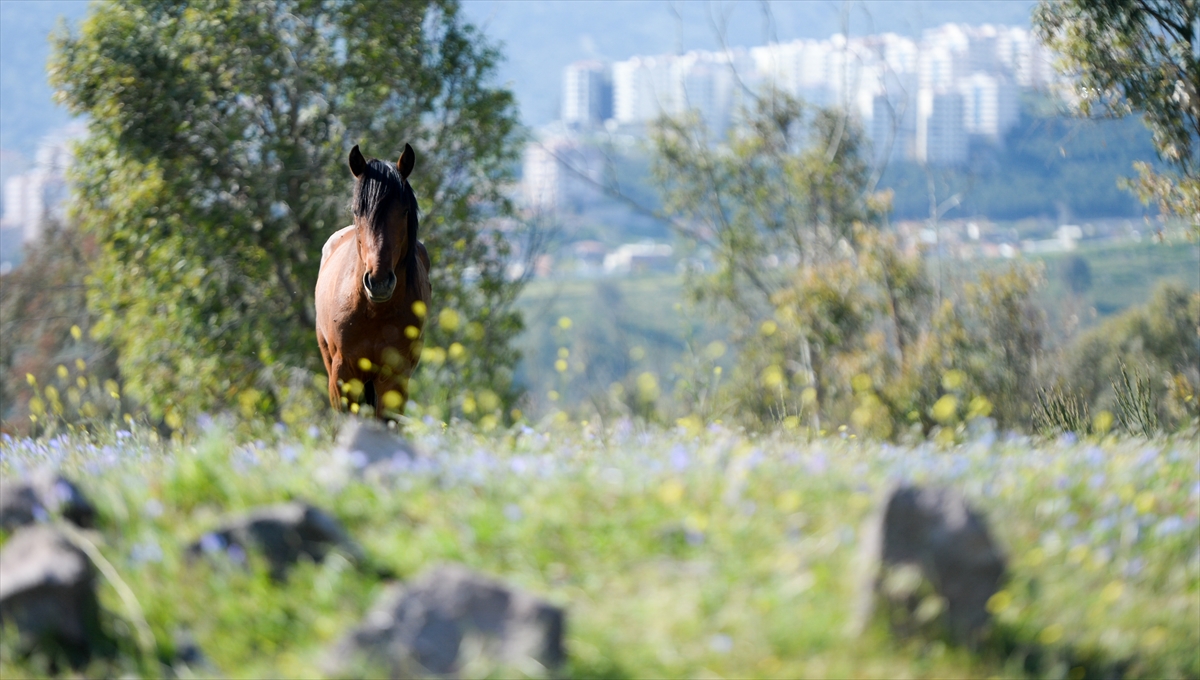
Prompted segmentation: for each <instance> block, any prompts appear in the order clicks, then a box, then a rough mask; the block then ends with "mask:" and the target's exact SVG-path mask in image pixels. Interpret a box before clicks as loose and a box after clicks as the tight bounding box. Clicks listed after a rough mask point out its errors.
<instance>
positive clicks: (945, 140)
mask: <svg viewBox="0 0 1200 680" xmlns="http://www.w3.org/2000/svg"><path fill="white" fill-rule="evenodd" d="M915 155H916V158H917V161H919V162H921V163H924V164H926V165H932V166H953V165H962V164H963V163H965V162H966V160H967V133H966V130H964V129H963V98H962V95H961V94H959V93H958V92H955V91H953V90H934V89H930V88H922V89H921V90H920V91H919V92H918V93H917V136H916V154H915Z"/></svg>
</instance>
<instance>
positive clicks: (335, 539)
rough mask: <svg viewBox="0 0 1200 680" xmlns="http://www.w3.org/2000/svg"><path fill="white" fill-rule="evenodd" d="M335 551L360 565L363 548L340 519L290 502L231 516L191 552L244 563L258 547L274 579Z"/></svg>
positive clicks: (191, 553) (193, 544)
mask: <svg viewBox="0 0 1200 680" xmlns="http://www.w3.org/2000/svg"><path fill="white" fill-rule="evenodd" d="M334 548H337V549H340V550H341V551H342V552H344V553H345V554H346V556H347V557H349V558H350V559H351V560H353V561H355V562H358V563H361V561H362V558H363V553H362V549H361V548H360V547H359V546H358V545H357V544H356V543H355V542H354V541H353V540H351V538H350V536H349V535H348V534H347V533H346V530H345V529H344V528H343V527H342V524H341V523H340V522H338V520H337V518H335V517H333V516H332V515H330V514H329V513H327V512H325V511H324V510H321V509H320V508H317V507H315V506H312V505H309V504H308V503H301V502H292V503H282V504H280V505H272V506H267V507H262V508H257V509H255V510H252V511H250V512H248V513H246V514H244V515H239V516H235V517H231V518H229V519H227V520H225V521H224V522H223V523H222V525H221V526H220V527H219V528H217V529H214V530H213V531H210V532H208V533H206V534H204V535H203V536H201V537H200V538H199V539H197V540H196V541H194V542H193V543H192V544H191V545H190V546H188V551H187V552H188V556H189V557H198V556H200V555H203V554H212V553H216V552H224V553H226V554H227V555H229V556H230V557H231V558H233V559H234V560H235V561H238V562H244V561H245V553H246V551H247V550H250V549H257V550H259V551H260V552H261V553H262V555H263V556H264V557H265V558H266V559H267V562H268V564H269V565H270V570H271V577H272V578H274V579H276V580H282V579H283V578H285V577H286V576H287V572H288V570H289V569H290V568H291V567H292V565H294V564H295V563H296V562H297V561H298V560H299V559H300V557H301V556H304V557H307V558H309V559H311V560H312V561H314V562H320V561H321V560H323V559H324V558H325V556H326V555H327V554H328V553H329V551H330V550H332V549H334ZM239 557H240V558H241V559H238V558H239Z"/></svg>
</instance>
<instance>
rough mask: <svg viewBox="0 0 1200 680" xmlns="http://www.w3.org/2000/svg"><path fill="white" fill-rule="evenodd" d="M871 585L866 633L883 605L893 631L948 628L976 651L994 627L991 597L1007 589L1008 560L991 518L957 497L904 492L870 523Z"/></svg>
mask: <svg viewBox="0 0 1200 680" xmlns="http://www.w3.org/2000/svg"><path fill="white" fill-rule="evenodd" d="M861 548H862V551H861V552H862V556H863V565H864V566H865V567H866V571H867V579H866V580H867V582H866V583H865V584H864V585H863V586H862V588H863V592H862V594H861V598H862V601H861V603H860V611H859V613H858V624H859V625H858V627H859V629H860V630H861V628H862V627H863V626H865V625H866V622H867V620H868V619H869V618H870V616H871V615H872V613H873V611H874V609H875V605H876V600H877V599H878V600H879V601H880V602H881V603H882V604H883V605H884V608H885V609H886V611H887V612H888V618H889V622H890V624H891V626H892V630H893V632H895V633H897V634H901V635H907V634H912V633H915V632H917V631H922V630H927V629H928V628H929V625H930V624H934V623H936V624H939V625H941V626H944V628H945V630H946V632H948V633H949V636H950V638H951V639H953V640H954V641H956V642H959V643H962V644H966V645H969V646H974V645H976V644H977V643H978V642H979V641H980V639H981V637H982V635H983V634H984V632H985V631H986V629H987V626H988V624H989V622H990V620H991V616H990V614H989V613H988V611H987V602H988V598H990V597H991V596H992V595H994V594H995V593H996V592H997V591H998V590H999V589H1000V586H1001V583H1002V581H1003V579H1004V575H1005V559H1004V555H1003V554H1002V553H1001V551H1000V549H999V548H998V547H997V546H996V544H995V543H994V542H993V540H992V538H991V535H990V533H989V532H988V528H987V522H986V521H985V519H984V517H983V515H981V514H980V513H979V512H977V511H976V510H974V509H973V508H972V507H971V506H970V505H969V504H968V503H967V501H966V500H965V499H964V498H963V497H962V495H961V494H959V493H958V492H957V491H954V490H952V489H946V488H922V487H916V486H899V487H896V488H894V489H893V490H892V491H891V492H890V493H889V494H888V496H887V500H886V501H885V502H884V504H883V506H882V507H881V509H880V511H879V512H878V513H876V514H875V515H874V516H873V517H871V518H870V519H869V520H868V521H867V526H866V527H865V529H864V531H863V538H862V544H861Z"/></svg>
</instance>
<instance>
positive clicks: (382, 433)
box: [336, 418, 417, 468]
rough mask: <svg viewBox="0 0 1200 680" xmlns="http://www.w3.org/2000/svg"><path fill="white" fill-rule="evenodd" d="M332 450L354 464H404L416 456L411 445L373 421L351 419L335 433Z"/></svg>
mask: <svg viewBox="0 0 1200 680" xmlns="http://www.w3.org/2000/svg"><path fill="white" fill-rule="evenodd" d="M336 451H338V452H340V453H341V454H344V455H347V456H349V457H350V458H351V459H352V462H353V464H354V466H355V467H358V468H366V467H368V466H374V465H377V464H380V463H391V462H393V461H399V462H402V463H408V462H411V461H412V460H414V459H415V458H416V457H417V454H416V451H415V450H414V449H413V447H412V445H411V444H409V443H408V442H407V441H405V440H404V439H402V438H401V437H399V436H397V435H396V434H393V433H392V432H391V431H390V430H388V429H386V428H384V427H383V426H381V425H379V424H378V423H376V422H373V421H367V420H362V419H358V418H355V419H352V420H350V421H349V422H347V423H346V424H345V425H344V426H343V427H342V431H341V432H340V433H339V434H338V439H337V448H336Z"/></svg>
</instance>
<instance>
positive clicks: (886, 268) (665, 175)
mask: <svg viewBox="0 0 1200 680" xmlns="http://www.w3.org/2000/svg"><path fill="white" fill-rule="evenodd" d="M745 115H746V119H745V120H744V121H743V122H742V124H741V126H740V127H737V128H735V129H734V131H733V132H731V134H730V137H729V140H728V141H727V143H726V144H724V145H720V146H715V147H714V146H710V145H709V140H708V139H707V131H706V130H705V128H704V126H703V124H702V123H701V122H700V121H699V119H697V118H695V117H692V118H691V119H688V118H684V119H680V120H670V119H666V120H662V121H659V122H658V123H657V125H656V127H655V130H654V132H653V139H654V143H655V152H656V154H657V155H656V159H655V162H654V165H653V168H654V173H655V177H656V180H657V182H658V183H659V186H660V188H661V190H662V193H663V196H664V209H665V210H666V211H668V213H670V214H673V215H674V216H675V218H676V220H677V226H678V228H679V229H680V230H681V231H682V232H683V235H684V236H685V237H688V238H691V239H693V240H694V243H695V244H697V245H703V246H705V247H707V248H710V249H711V251H712V253H713V258H714V260H715V261H716V263H717V271H716V272H715V274H713V275H711V276H702V275H695V276H693V278H692V279H691V281H690V282H689V285H690V287H691V289H692V293H693V296H694V297H695V298H696V299H699V300H706V301H708V302H710V303H711V304H710V309H711V310H712V311H713V313H714V316H715V317H717V318H722V319H726V320H728V321H729V323H730V325H731V326H732V327H733V328H734V329H736V330H735V331H734V333H733V336H732V339H733V342H734V343H736V345H737V347H738V350H739V352H738V363H737V366H736V368H735V370H734V372H733V376H732V381H731V382H730V387H729V389H730V390H731V392H732V395H733V398H734V400H735V401H736V402H737V404H738V405H739V411H740V412H741V413H742V414H743V415H745V416H751V417H752V420H756V421H758V422H772V421H774V422H779V423H782V424H784V425H785V426H787V427H797V426H800V425H802V424H803V425H805V426H807V427H808V428H809V429H810V431H811V432H813V433H817V432H820V431H821V430H822V429H823V427H822V425H823V424H825V425H830V424H833V425H838V426H841V427H843V428H845V427H846V426H847V425H851V424H852V425H853V426H854V429H855V431H856V432H857V433H859V434H869V435H872V436H876V437H885V438H887V437H898V436H900V435H902V434H904V433H905V432H907V431H908V430H909V429H910V428H911V427H913V426H916V427H918V428H919V431H920V433H921V434H928V433H929V432H931V431H932V430H933V429H934V428H939V427H940V428H942V429H943V430H944V431H946V432H947V433H949V434H950V435H953V434H954V433H955V432H961V431H962V427H963V423H964V422H965V421H967V420H972V419H976V418H979V417H984V416H990V417H991V418H993V419H994V420H995V421H996V422H997V424H999V425H1000V426H1002V427H1006V428H1022V427H1024V426H1026V425H1027V424H1028V422H1029V419H1030V417H1031V412H1032V404H1033V401H1034V390H1035V389H1036V384H1037V379H1038V375H1037V373H1038V371H1037V361H1038V358H1039V356H1040V354H1041V351H1042V344H1043V340H1044V336H1045V319H1044V318H1043V315H1042V314H1041V312H1040V310H1039V309H1038V308H1037V307H1036V305H1035V304H1034V302H1033V297H1034V292H1035V290H1036V288H1037V287H1038V286H1039V285H1040V283H1041V279H1042V276H1041V270H1040V269H1039V268H1037V267H1013V268H1011V269H1009V270H1008V271H1003V272H995V273H992V272H984V273H982V274H981V275H980V276H979V277H978V280H976V281H974V282H971V283H967V284H966V285H964V286H963V287H962V290H960V291H953V292H952V293H948V294H947V297H946V298H945V299H941V298H942V291H941V286H940V285H939V286H938V288H937V290H936V297H937V298H939V299H938V300H935V288H934V286H933V284H932V282H931V281H930V278H929V275H928V272H927V271H926V269H927V264H926V262H925V261H924V259H923V258H922V256H921V254H920V253H919V252H918V253H904V252H901V250H900V246H899V243H898V241H897V239H896V238H895V236H894V235H893V234H890V233H887V232H886V231H880V230H879V229H877V228H876V225H877V224H878V223H879V222H880V221H881V220H880V219H879V218H880V217H881V216H882V215H885V214H886V213H887V211H888V210H889V206H890V204H891V200H892V195H891V194H890V193H888V192H884V193H881V194H870V193H869V179H870V178H869V176H868V173H867V165H866V162H865V158H864V156H863V148H862V142H861V135H860V132H859V131H858V130H857V129H855V128H854V126H853V124H852V123H851V122H849V121H847V120H845V118H844V117H843V116H841V115H840V114H839V113H838V112H836V111H832V110H821V109H817V110H815V111H813V110H810V109H809V108H808V107H806V106H805V105H803V104H802V103H800V102H797V101H795V100H792V99H790V98H788V97H787V96H786V95H781V94H778V93H769V94H768V95H767V96H766V97H764V98H762V99H760V100H758V101H757V102H756V108H755V109H754V110H753V111H749V112H747V113H746V114H745Z"/></svg>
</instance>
